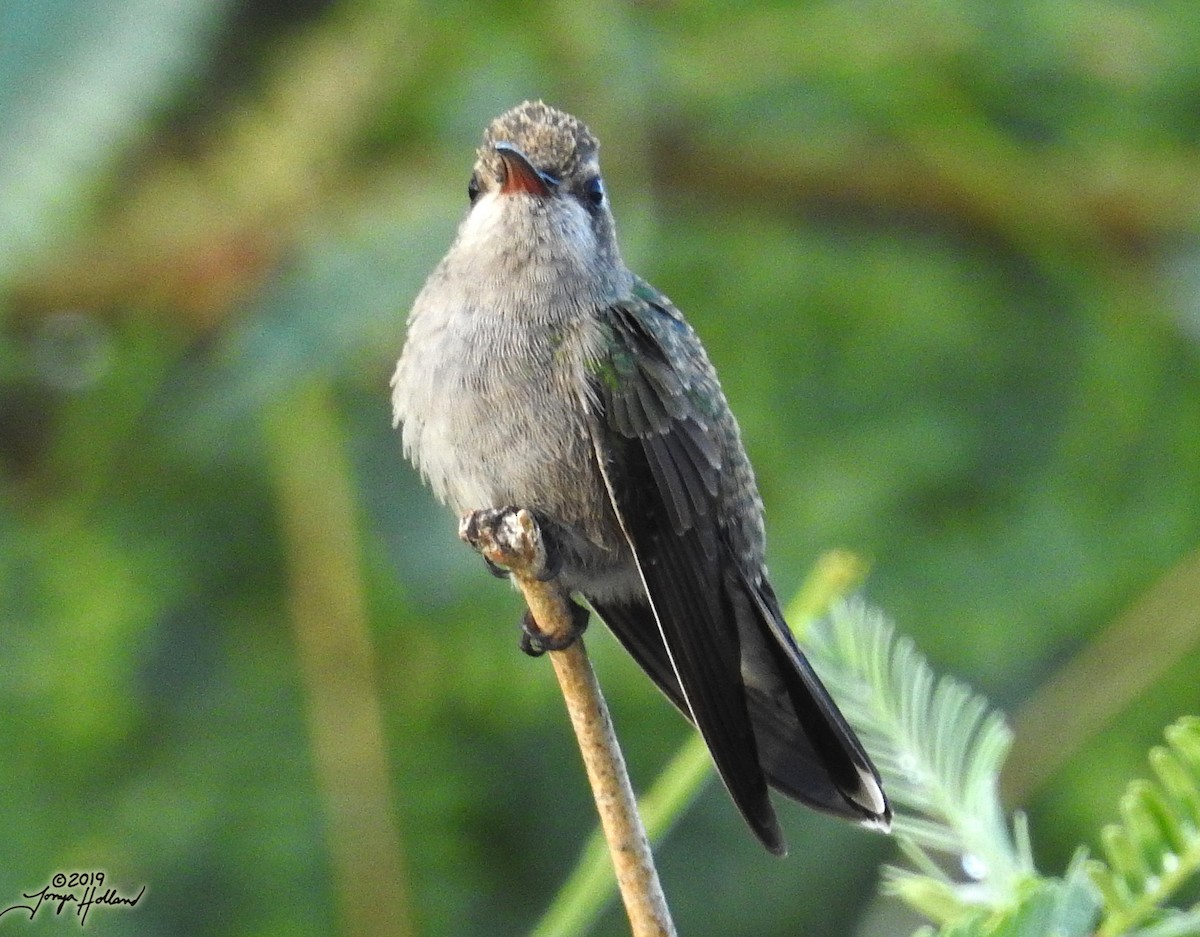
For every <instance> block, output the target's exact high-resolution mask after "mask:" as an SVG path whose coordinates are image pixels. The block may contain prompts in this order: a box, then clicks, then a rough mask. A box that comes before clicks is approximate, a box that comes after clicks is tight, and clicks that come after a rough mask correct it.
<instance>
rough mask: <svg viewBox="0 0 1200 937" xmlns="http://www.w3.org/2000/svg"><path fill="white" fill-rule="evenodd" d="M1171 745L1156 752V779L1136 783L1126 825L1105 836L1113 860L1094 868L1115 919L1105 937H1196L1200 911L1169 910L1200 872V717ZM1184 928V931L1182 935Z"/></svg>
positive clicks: (1174, 734)
mask: <svg viewBox="0 0 1200 937" xmlns="http://www.w3.org/2000/svg"><path fill="white" fill-rule="evenodd" d="M1166 739H1167V744H1166V745H1165V746H1159V747H1157V748H1155V749H1153V750H1152V751H1151V752H1150V766H1151V768H1152V770H1153V772H1154V776H1155V780H1153V781H1144V780H1138V781H1133V782H1132V783H1131V784H1130V785H1129V787H1128V788H1127V789H1126V791H1125V793H1124V795H1123V796H1122V797H1121V801H1120V813H1121V820H1120V822H1119V823H1114V824H1112V825H1110V826H1107V827H1105V828H1104V830H1102V831H1101V841H1102V843H1103V846H1104V856H1105V860H1107V861H1100V860H1098V859H1097V860H1093V861H1092V862H1090V863H1089V872H1090V874H1091V876H1092V880H1093V881H1094V882H1095V883H1096V886H1097V887H1098V888H1099V889H1100V891H1101V892H1102V894H1103V895H1104V899H1105V907H1106V910H1107V914H1106V917H1105V920H1104V922H1103V924H1102V925H1101V927H1100V930H1099V931H1098V932H1097V933H1098V935H1099V937H1117V935H1121V934H1127V933H1131V932H1132V930H1133V928H1135V927H1138V926H1141V925H1144V924H1149V925H1151V926H1150V927H1148V929H1147V930H1144V931H1140V932H1139V934H1154V935H1157V934H1160V933H1161V934H1182V933H1190V934H1195V933H1198V932H1200V926H1195V927H1194V929H1192V930H1190V931H1189V930H1187V929H1186V927H1187V925H1188V922H1189V921H1190V922H1191V923H1192V924H1193V925H1196V924H1198V923H1200V911H1198V910H1197V909H1196V908H1193V909H1191V910H1190V911H1189V912H1187V913H1186V914H1181V913H1179V912H1177V911H1176V912H1170V911H1164V905H1165V904H1166V902H1167V901H1168V900H1169V899H1170V898H1171V896H1172V895H1173V894H1175V892H1176V891H1177V890H1178V889H1179V888H1180V886H1181V885H1183V884H1184V883H1185V882H1186V881H1188V880H1189V879H1191V878H1192V877H1194V876H1195V875H1197V874H1198V873H1200V718H1197V717H1194V716H1190V717H1187V718H1184V719H1180V720H1179V721H1178V722H1176V723H1175V724H1174V725H1172V726H1170V727H1168V728H1167V730H1166ZM1181 927H1183V928H1184V929H1182V930H1181V929H1180V928H1181Z"/></svg>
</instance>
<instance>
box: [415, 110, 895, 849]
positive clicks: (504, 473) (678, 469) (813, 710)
mask: <svg viewBox="0 0 1200 937" xmlns="http://www.w3.org/2000/svg"><path fill="white" fill-rule="evenodd" d="M598 153H599V144H598V142H597V140H596V138H595V137H594V136H593V135H592V133H591V131H590V130H589V129H588V128H587V126H586V125H585V124H583V123H582V122H581V121H579V120H578V119H576V118H575V117H573V116H571V115H569V114H566V113H564V112H563V111H560V110H557V109H555V108H553V107H550V106H548V105H546V104H544V103H542V102H541V101H527V102H525V103H523V104H520V105H518V106H517V107H515V108H513V109H511V110H509V111H507V112H506V113H504V114H502V115H500V116H499V117H497V118H496V119H495V120H493V121H492V122H491V124H489V125H488V127H487V129H486V130H485V131H484V135H483V144H482V146H480V148H479V149H478V151H477V153H476V159H475V165H474V170H473V172H472V175H471V177H470V182H469V184H468V186H467V195H468V199H469V201H470V205H469V207H468V209H467V213H466V216H465V217H464V219H463V220H462V222H461V224H460V226H459V228H458V233H457V236H456V237H455V239H454V242H453V244H452V245H451V246H450V249H449V251H448V253H447V254H446V256H445V257H444V258H443V259H442V261H441V262H440V263H439V264H438V265H437V267H436V268H435V269H434V270H433V272H432V273H431V274H430V276H429V278H428V280H427V281H426V283H425V285H424V287H423V288H422V289H421V291H420V293H419V294H418V295H417V298H416V300H415V301H414V303H413V306H412V310H411V313H410V314H409V318H408V327H407V336H406V338H405V343H404V347H403V351H402V352H401V356H400V360H399V363H398V364H397V366H396V371H395V374H394V376H393V378H392V382H391V383H392V405H393V412H394V422H395V424H396V425H397V426H398V427H400V428H401V438H402V444H403V449H404V453H405V455H406V456H407V457H408V458H409V459H410V460H411V461H412V463H413V464H414V466H415V467H416V468H417V469H418V470H419V471H420V472H421V474H422V476H423V477H424V479H425V481H426V483H427V484H428V485H429V486H430V488H431V489H432V491H433V493H434V494H435V496H436V497H437V498H438V499H439V500H440V501H442V502H443V503H446V504H448V505H449V506H450V507H452V508H453V509H454V510H455V511H456V512H457V513H458V514H460V515H468V514H471V513H473V512H481V511H483V512H492V513H499V512H503V511H509V510H516V509H517V508H518V507H519V508H524V509H527V510H528V511H530V512H531V513H532V514H533V516H534V517H535V518H536V521H537V523H538V525H539V528H540V530H541V533H542V536H543V539H544V542H545V544H546V550H547V554H548V556H549V557H550V558H551V559H550V563H551V564H552V566H553V568H552V569H550V570H548V571H547V573H548V575H557V576H558V577H559V580H560V582H561V584H562V585H563V587H564V588H565V589H567V590H568V591H569V593H570V594H571V595H573V596H576V597H579V598H582V599H583V600H584V601H586V603H587V605H588V606H590V607H591V609H592V610H593V611H594V612H595V613H596V614H597V615H599V617H600V618H601V619H602V620H603V621H604V622H605V624H606V625H607V626H608V628H609V629H610V630H611V631H612V633H613V634H614V635H615V636H616V638H617V640H618V641H619V642H620V643H621V644H622V645H623V646H624V647H625V648H626V649H627V650H628V651H629V653H630V654H631V655H632V656H633V657H634V659H635V660H636V661H637V663H638V664H639V665H640V666H641V668H642V669H643V670H644V671H645V672H646V673H647V674H648V675H649V676H650V678H651V679H652V680H653V681H654V682H655V683H656V684H657V685H658V687H659V689H661V690H662V692H663V693H664V694H665V695H666V697H667V698H668V699H669V700H670V701H671V702H672V703H673V704H674V705H675V707H676V708H678V709H679V711H680V712H681V713H682V714H683V715H684V716H685V717H687V719H689V720H690V721H691V722H692V723H694V725H695V726H696V728H697V729H698V730H699V731H700V733H701V735H702V737H703V739H704V741H705V743H706V744H707V746H708V749H709V751H710V753H711V755H712V759H713V762H714V764H715V766H716V769H717V772H718V774H719V775H720V777H721V779H722V781H723V782H724V785H725V787H726V789H727V790H728V792H729V794H730V796H731V798H732V800H733V802H734V804H735V805H736V806H737V808H738V810H739V811H740V812H741V814H742V816H743V817H744V819H745V820H746V822H747V824H748V825H749V827H750V829H751V830H752V831H753V832H754V834H755V835H756V836H757V837H758V839H759V840H760V841H761V842H762V844H763V845H764V846H765V847H766V848H767V849H768V850H770V851H771V852H774V853H776V854H778V855H783V854H785V853H786V844H785V842H784V837H783V833H782V831H781V830H780V826H779V821H778V819H777V816H776V813H775V810H774V807H773V805H772V802H771V798H770V794H769V788H774V789H775V790H777V791H779V792H781V793H782V794H784V795H787V796H789V797H791V798H793V799H795V800H798V801H800V802H802V803H804V804H806V805H808V806H809V807H812V808H815V809H817V810H819V811H823V812H825V813H829V814H833V815H836V816H839V817H845V818H848V819H851V820H854V821H857V822H859V823H861V824H863V825H865V826H869V827H874V828H880V829H885V830H886V829H887V828H888V827H889V825H890V821H891V809H890V807H889V805H888V800H887V798H886V796H885V795H884V791H883V786H882V783H881V781H880V778H879V773H878V771H876V769H875V767H874V765H873V764H872V763H871V759H870V758H869V757H868V755H867V753H866V751H865V750H864V749H863V746H862V744H861V743H860V742H859V740H858V738H857V736H856V735H855V733H854V731H853V730H852V729H851V727H850V726H849V724H848V723H847V722H846V720H845V718H844V717H843V716H842V714H841V712H840V711H839V710H838V707H837V705H836V704H835V703H834V701H833V699H832V698H831V697H830V695H829V693H828V692H827V691H826V689H825V687H824V686H823V685H822V683H821V681H820V679H819V678H818V677H817V675H816V673H815V672H814V671H813V668H812V666H811V665H810V664H809V662H808V660H807V659H806V658H805V656H804V654H803V653H802V652H801V651H800V649H799V648H798V647H797V645H796V642H795V641H794V640H793V638H792V635H791V632H790V630H789V629H788V626H787V624H786V622H785V621H784V617H783V613H782V611H781V610H780V605H779V600H778V599H777V598H776V596H775V593H774V591H773V589H772V588H771V584H770V582H769V581H768V578H767V568H766V565H765V561H764V552H765V533H764V526H763V503H762V500H761V498H760V496H759V493H758V488H757V484H756V482H755V478H754V472H753V470H752V468H751V466H750V462H749V460H748V459H747V456H746V452H745V448H744V447H743V444H742V439H741V434H740V430H739V428H738V424H737V421H736V420H735V419H734V416H733V414H732V412H731V411H730V409H729V404H728V403H727V402H726V399H725V395H724V393H723V391H722V390H721V385H720V383H719V382H718V380H717V375H716V372H715V371H714V369H713V366H712V364H711V363H710V361H709V359H708V355H707V353H706V352H705V350H704V347H703V345H701V343H700V339H699V338H698V337H697V335H696V333H695V332H694V331H693V330H692V328H691V326H690V325H689V324H688V323H687V321H686V320H685V319H684V317H683V315H682V314H681V313H680V311H679V310H678V309H677V308H676V307H675V305H674V304H673V303H672V302H671V301H670V300H669V299H668V298H667V297H666V296H664V295H663V294H662V293H660V292H659V291H658V290H656V289H655V288H654V287H652V286H651V285H650V284H649V283H647V282H646V281H645V280H643V279H641V278H640V277H638V276H636V275H635V274H634V273H632V272H630V270H629V269H628V268H627V267H626V266H625V263H624V262H623V260H622V259H621V253H620V250H619V249H618V246H617V238H616V230H615V226H614V222H613V215H612V211H611V208H610V205H609V199H608V192H607V190H606V188H605V185H604V182H603V179H602V178H601V175H600V168H599V160H598ZM577 610H578V612H579V613H580V619H579V620H580V622H581V624H580V628H582V623H586V620H587V612H586V610H585V609H583V608H582V607H579V606H577ZM526 629H527V635H526V637H527V639H529V640H527V641H526V642H525V644H524V646H525V648H526V650H529V651H530V652H531V653H536V652H538V651H541V650H545V649H547V648H546V647H545V645H544V644H542V643H539V642H538V641H537V639H536V623H534V622H531V621H530V620H529V618H528V617H527V619H526ZM530 629H534V631H533V632H530ZM551 649H552V648H551Z"/></svg>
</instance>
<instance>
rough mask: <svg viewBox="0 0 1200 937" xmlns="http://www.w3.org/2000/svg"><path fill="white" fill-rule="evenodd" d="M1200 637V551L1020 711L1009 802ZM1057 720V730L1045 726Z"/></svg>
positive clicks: (1023, 797)
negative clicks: (1047, 729)
mask: <svg viewBox="0 0 1200 937" xmlns="http://www.w3.org/2000/svg"><path fill="white" fill-rule="evenodd" d="M1198 644H1200V552H1195V553H1192V554H1191V555H1190V556H1187V557H1186V558H1184V559H1183V560H1182V561H1181V562H1180V563H1178V564H1177V565H1176V566H1175V567H1174V568H1173V569H1171V570H1170V571H1169V572H1168V573H1167V574H1166V575H1165V576H1163V577H1162V578H1161V579H1160V580H1159V581H1158V582H1157V583H1156V584H1155V585H1154V586H1153V587H1152V588H1151V589H1150V591H1149V592H1147V593H1146V594H1145V595H1144V596H1142V598H1141V599H1140V600H1139V601H1138V602H1137V603H1135V604H1134V606H1133V607H1132V608H1130V609H1129V610H1128V611H1127V612H1126V613H1125V614H1124V615H1122V616H1121V617H1119V618H1118V619H1117V620H1116V621H1115V622H1113V623H1112V624H1111V625H1110V626H1109V627H1108V629H1107V630H1105V631H1104V632H1103V633H1102V634H1101V635H1099V636H1098V637H1097V638H1096V639H1095V640H1094V641H1092V642H1091V643H1090V644H1088V645H1087V646H1086V647H1084V648H1083V649H1082V650H1081V651H1080V652H1079V653H1078V654H1077V655H1075V657H1073V658H1072V659H1071V660H1069V661H1068V662H1067V663H1066V665H1064V666H1063V667H1062V668H1061V669H1060V670H1059V671H1058V672H1057V673H1056V674H1054V675H1053V676H1052V677H1051V678H1050V679H1049V680H1047V681H1046V683H1045V684H1043V686H1042V687H1041V688H1040V689H1039V690H1038V691H1037V693H1035V694H1034V695H1033V696H1032V697H1031V698H1030V699H1029V700H1028V701H1027V702H1026V703H1025V705H1024V706H1023V707H1022V708H1021V711H1020V712H1019V713H1017V715H1016V718H1015V720H1014V722H1015V732H1016V744H1015V745H1014V746H1013V750H1012V755H1011V756H1010V758H1009V761H1008V765H1007V766H1006V769H1005V773H1004V779H1003V791H1004V795H1005V800H1006V802H1007V803H1024V802H1025V801H1027V800H1028V798H1029V797H1030V795H1031V794H1032V793H1033V792H1034V791H1036V790H1038V788H1040V787H1041V786H1042V785H1043V784H1044V783H1045V782H1046V781H1047V780H1048V779H1049V778H1051V777H1052V776H1053V775H1054V774H1055V772H1057V771H1058V770H1059V769H1060V768H1061V767H1062V766H1063V765H1064V764H1066V762H1067V761H1069V760H1070V758H1071V756H1072V755H1073V754H1075V752H1076V751H1078V750H1079V749H1080V747H1082V746H1083V745H1084V744H1085V743H1086V742H1087V740H1088V739H1090V738H1091V737H1092V736H1094V735H1095V734H1096V733H1097V732H1099V731H1101V730H1102V729H1103V728H1104V726H1105V725H1107V724H1108V722H1109V721H1110V720H1111V719H1112V718H1113V717H1114V716H1116V715H1117V714H1118V713H1119V712H1121V711H1122V710H1123V709H1125V708H1126V707H1127V706H1129V705H1130V704H1132V703H1133V702H1134V701H1135V700H1136V699H1138V697H1140V696H1141V695H1142V694H1144V693H1145V692H1147V691H1148V690H1149V688H1150V687H1152V686H1153V685H1154V684H1155V683H1156V682H1157V681H1158V680H1159V679H1161V677H1162V676H1163V674H1164V673H1166V672H1167V671H1168V670H1169V669H1170V668H1171V667H1173V666H1175V664H1177V663H1178V662H1179V661H1180V659H1182V658H1183V657H1184V656H1185V655H1187V654H1189V653H1190V652H1192V651H1193V650H1194V649H1195V648H1196V646H1197V645H1198ZM1047 726H1053V727H1054V731H1053V732H1047V731H1046V727H1047Z"/></svg>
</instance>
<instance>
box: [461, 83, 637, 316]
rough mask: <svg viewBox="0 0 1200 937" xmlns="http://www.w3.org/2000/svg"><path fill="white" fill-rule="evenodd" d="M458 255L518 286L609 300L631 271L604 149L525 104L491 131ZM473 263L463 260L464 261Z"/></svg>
mask: <svg viewBox="0 0 1200 937" xmlns="http://www.w3.org/2000/svg"><path fill="white" fill-rule="evenodd" d="M467 193H468V196H469V197H470V200H471V207H470V210H469V211H468V213H467V217H466V219H465V220H464V221H463V224H462V227H461V228H460V229H459V234H458V240H457V242H456V244H455V248H456V249H457V250H458V251H460V252H465V253H466V254H469V255H471V256H472V261H473V264H474V266H475V271H476V275H477V276H478V275H482V276H484V277H486V276H488V274H490V273H494V274H495V275H496V277H497V278H503V279H505V280H506V281H507V282H508V283H509V284H510V285H513V284H519V283H522V282H523V283H525V284H526V285H527V286H528V288H529V289H533V286H534V284H536V283H538V282H542V283H546V284H547V285H550V284H552V283H553V282H554V281H562V282H564V283H565V284H569V286H566V287H565V290H566V291H568V292H569V293H570V294H571V295H574V296H576V297H578V298H579V299H583V298H584V297H586V296H587V295H588V294H596V298H597V299H598V300H604V299H611V295H612V294H613V293H615V292H619V291H620V289H621V288H622V287H623V286H624V284H625V282H626V281H627V280H628V277H629V274H628V272H627V271H626V270H625V268H624V265H623V264H622V262H621V259H620V254H619V252H618V250H617V242H616V230H615V226H614V224H613V217H612V212H611V211H610V210H609V206H608V196H607V194H606V192H605V189H604V183H603V181H602V180H601V178H600V163H599V143H598V142H597V140H596V138H595V137H594V136H593V135H592V133H591V131H590V130H588V128H587V127H586V126H585V125H584V124H583V123H582V122H581V121H579V120H577V119H576V118H574V117H572V116H571V115H570V114H566V113H564V112H562V111H559V110H556V109H554V108H552V107H549V106H547V105H546V104H543V103H542V102H541V101H526V102H525V103H524V104H521V105H518V106H517V107H515V108H513V109H512V110H510V111H507V112H505V113H504V114H501V115H500V116H499V117H497V118H496V119H495V120H493V121H492V122H491V124H490V125H488V128H487V130H486V131H485V132H484V135H483V145H482V146H481V147H480V148H479V150H478V152H477V154H476V160H475V167H474V171H473V173H472V175H471V181H470V184H469V185H468V188H467ZM464 259H465V258H464Z"/></svg>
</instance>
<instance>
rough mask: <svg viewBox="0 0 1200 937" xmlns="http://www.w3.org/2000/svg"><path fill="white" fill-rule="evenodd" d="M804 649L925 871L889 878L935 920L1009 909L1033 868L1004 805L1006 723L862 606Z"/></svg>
mask: <svg viewBox="0 0 1200 937" xmlns="http://www.w3.org/2000/svg"><path fill="white" fill-rule="evenodd" d="M806 650H807V651H808V653H809V656H810V657H811V659H812V661H813V666H814V667H816V669H817V671H818V673H820V675H821V678H822V679H823V680H824V681H825V682H826V684H827V685H828V686H829V689H830V691H831V692H832V693H833V695H834V697H835V698H836V699H837V700H838V703H839V705H840V706H841V707H842V710H843V712H845V714H846V717H847V718H848V719H849V720H850V722H851V723H852V724H853V725H854V726H855V728H856V729H857V730H858V731H859V734H860V735H861V737H862V741H863V744H864V745H865V746H866V747H867V750H868V751H870V752H871V754H872V757H873V758H874V759H875V762H876V764H877V765H878V767H879V770H880V772H881V773H882V775H883V778H884V786H885V788H886V790H887V791H888V795H889V797H890V798H891V800H892V803H893V805H894V807H895V809H896V819H895V823H894V830H895V833H896V836H897V839H898V840H899V842H900V843H901V844H902V848H903V849H904V850H905V852H906V854H907V855H908V856H909V857H910V858H911V859H912V860H913V862H914V865H916V867H917V868H918V869H919V870H921V872H920V874H916V875H914V874H911V873H906V872H902V871H900V870H895V869H893V870H890V871H889V873H888V879H887V887H888V889H889V891H891V892H892V893H894V894H898V895H901V896H902V897H904V898H905V899H906V900H908V901H909V902H910V903H911V904H913V905H914V906H916V907H918V908H919V909H920V910H922V911H923V912H924V913H926V914H928V915H929V916H930V917H932V918H934V919H937V920H949V919H951V918H953V917H954V916H955V915H956V914H957V913H958V912H959V911H960V910H961V909H964V908H977V907H988V908H995V907H1001V906H1003V905H1005V904H1006V903H1007V902H1008V900H1009V898H1010V896H1011V895H1012V894H1013V892H1014V890H1015V889H1016V888H1017V886H1018V885H1019V884H1020V883H1021V882H1023V881H1026V880H1027V879H1029V878H1030V877H1031V876H1032V875H1033V861H1032V858H1031V857H1030V855H1029V847H1028V843H1027V841H1026V839H1025V837H1024V836H1017V837H1015V838H1014V836H1013V835H1012V834H1011V833H1010V830H1009V827H1008V824H1007V821H1006V820H1005V817H1004V812H1003V810H1002V808H1001V806H1000V798H999V794H998V781H999V776H1000V767H1001V765H1002V764H1003V761H1004V757H1005V755H1006V754H1007V752H1008V749H1009V745H1010V743H1011V740H1012V738H1011V733H1010V731H1009V729H1008V727H1007V725H1005V722H1004V719H1003V717H1002V716H1001V715H1000V714H999V713H997V712H995V711H994V710H991V709H990V708H989V707H988V704H987V702H986V701H985V700H984V699H983V698H982V697H981V696H979V695H977V694H975V693H973V692H972V691H971V690H970V689H969V688H968V687H966V686H965V685H963V684H962V683H959V682H958V681H956V680H953V679H951V678H949V677H942V678H940V679H939V678H937V677H936V676H935V675H934V673H933V671H932V670H931V669H930V667H929V665H928V664H927V663H926V662H925V660H924V659H923V658H922V657H921V655H920V654H919V653H918V652H917V649H916V645H915V644H914V643H913V642H912V641H911V640H910V639H908V638H897V637H896V634H895V629H894V628H893V626H892V625H891V623H890V622H888V621H887V619H886V618H885V617H884V616H883V615H882V613H880V612H879V611H877V610H875V609H873V608H871V607H869V606H868V605H866V604H865V603H863V602H862V601H852V602H844V603H840V604H838V605H836V606H834V608H833V611H832V613H831V614H830V616H829V617H828V618H827V619H826V620H825V621H823V622H822V623H820V624H819V625H818V626H817V627H816V628H814V629H813V630H812V633H811V634H810V636H809V640H808V641H807V643H806ZM1020 829H1021V827H1020V826H1018V830H1020ZM937 854H942V855H952V856H955V857H957V858H958V861H959V862H960V864H961V867H962V872H963V875H964V879H963V880H962V881H955V880H954V879H952V878H951V877H950V876H949V875H947V874H946V873H945V872H944V871H942V869H941V867H940V866H939V865H938V863H937V861H936V859H935V855H937Z"/></svg>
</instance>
